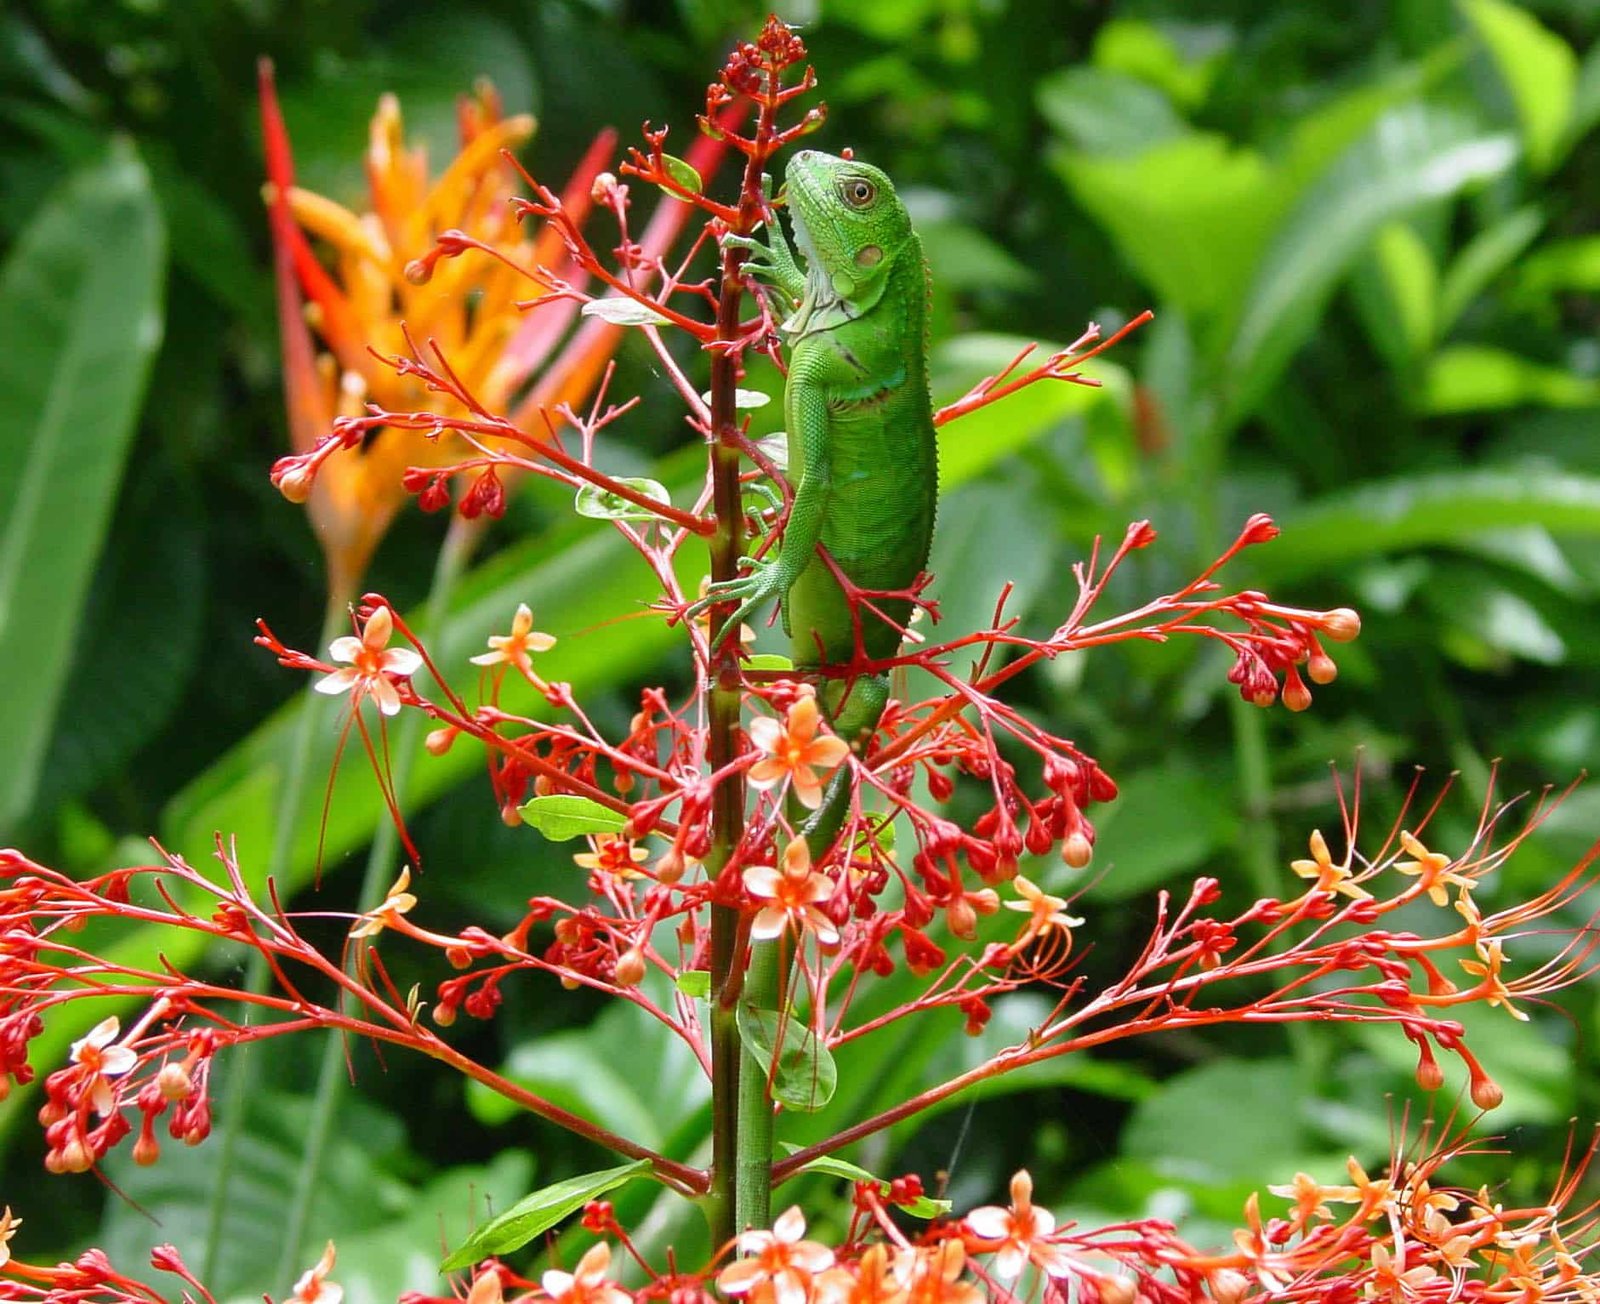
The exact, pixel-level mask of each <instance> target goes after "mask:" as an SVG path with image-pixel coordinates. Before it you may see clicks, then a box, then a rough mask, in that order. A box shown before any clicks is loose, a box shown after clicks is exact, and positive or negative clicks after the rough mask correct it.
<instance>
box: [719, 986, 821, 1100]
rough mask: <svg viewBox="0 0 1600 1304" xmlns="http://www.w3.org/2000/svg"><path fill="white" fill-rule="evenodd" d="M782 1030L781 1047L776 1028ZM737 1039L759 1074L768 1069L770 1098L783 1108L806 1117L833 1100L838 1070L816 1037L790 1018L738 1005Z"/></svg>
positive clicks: (795, 1019) (789, 1016)
mask: <svg viewBox="0 0 1600 1304" xmlns="http://www.w3.org/2000/svg"><path fill="white" fill-rule="evenodd" d="M780 1025H781V1027H782V1038H781V1042H782V1044H781V1046H780V1047H779V1049H778V1052H777V1054H776V1055H774V1054H773V1047H774V1046H778V1045H779V1041H780V1038H779V1027H780ZM739 1040H740V1041H741V1042H742V1043H743V1044H744V1048H745V1050H746V1051H747V1052H748V1053H749V1055H750V1057H751V1058H752V1059H754V1060H755V1062H756V1063H757V1064H758V1065H759V1066H760V1070H759V1071H761V1072H767V1071H769V1070H770V1072H771V1076H772V1098H773V1099H774V1100H776V1101H777V1102H778V1103H779V1104H781V1105H782V1106H783V1107H784V1108H785V1109H792V1110H795V1111H796V1112H798V1113H803V1114H809V1113H813V1112H814V1111H816V1110H819V1109H821V1108H822V1107H823V1106H824V1105H826V1104H827V1103H828V1101H829V1100H831V1099H832V1098H833V1093H834V1090H835V1089H836V1088H837V1087H838V1085H839V1070H838V1069H837V1068H836V1067H835V1065H834V1062H833V1056H832V1054H830V1053H829V1051H828V1048H827V1047H826V1046H823V1045H821V1044H820V1043H818V1041H817V1038H816V1034H815V1033H814V1032H812V1030H811V1029H810V1028H808V1027H806V1026H805V1025H804V1024H802V1023H801V1022H800V1020H799V1019H797V1018H795V1017H794V1016H793V1015H787V1016H784V1017H782V1018H780V1017H779V1015H778V1014H777V1013H776V1012H775V1011H773V1010H758V1009H757V1008H756V1007H755V1006H753V1005H745V1004H741V1005H740V1006H739Z"/></svg>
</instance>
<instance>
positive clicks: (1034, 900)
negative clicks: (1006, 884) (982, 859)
mask: <svg viewBox="0 0 1600 1304" xmlns="http://www.w3.org/2000/svg"><path fill="white" fill-rule="evenodd" d="M1011 886H1012V887H1014V888H1016V889H1017V895H1018V896H1020V897H1021V898H1022V900H1020V901H1007V902H1006V903H1005V907H1006V909H1007V910H1021V911H1023V912H1024V913H1026V914H1027V916H1028V922H1027V923H1026V924H1025V925H1024V926H1023V929H1022V936H1021V937H1019V938H1017V940H1016V942H1015V944H1014V945H1015V946H1017V947H1021V946H1025V945H1026V944H1027V943H1029V942H1031V941H1033V939H1034V938H1036V937H1041V936H1043V935H1044V934H1045V933H1048V932H1051V931H1059V932H1060V933H1061V935H1062V936H1063V937H1064V938H1066V937H1070V936H1071V933H1070V930H1071V929H1074V928H1081V927H1082V926H1083V920H1082V919H1080V918H1078V917H1077V916H1076V915H1069V914H1067V913H1066V908H1067V903H1066V901H1064V900H1063V899H1062V898H1061V897H1058V896H1051V895H1050V894H1049V893H1048V892H1045V891H1043V890H1042V889H1041V888H1040V887H1039V886H1038V885H1037V884H1035V883H1034V882H1033V880H1031V879H1029V878H1026V877H1024V876H1023V875H1021V874H1018V875H1017V876H1016V877H1015V878H1014V879H1012V880H1011Z"/></svg>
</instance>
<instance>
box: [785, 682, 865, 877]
mask: <svg viewBox="0 0 1600 1304" xmlns="http://www.w3.org/2000/svg"><path fill="white" fill-rule="evenodd" d="M888 702H889V680H888V678H887V677H886V676H883V675H862V676H861V677H860V678H857V679H855V680H852V681H849V682H848V684H846V683H845V682H843V681H840V680H832V681H830V682H829V683H827V684H825V685H824V686H823V692H822V709H823V713H824V714H825V715H826V716H827V717H828V721H829V723H830V724H832V726H833V731H834V732H835V733H836V734H838V735H839V737H841V738H843V739H844V740H845V741H846V742H847V743H849V744H850V750H851V751H853V752H856V753H857V754H859V753H861V752H864V751H865V750H866V747H867V744H868V743H870V742H871V741H872V735H873V734H874V733H876V732H877V729H878V721H879V720H881V719H883V708H884V707H885V706H887V705H888ZM850 777H851V776H850V767H849V766H848V765H841V766H840V767H839V768H838V769H837V770H836V771H834V775H833V778H832V779H830V780H829V782H828V786H827V787H826V788H825V789H823V794H822V803H821V804H820V805H819V806H818V807H817V809H816V810H814V811H812V812H811V814H810V815H809V816H807V817H806V819H805V822H804V823H803V824H801V825H800V836H801V837H802V838H804V839H805V843H806V850H808V851H809V852H810V853H811V863H812V864H817V863H818V862H820V861H821V860H822V857H823V856H825V855H826V854H827V852H828V849H829V848H830V847H832V846H833V842H834V839H835V838H837V837H838V836H839V830H840V829H841V828H843V827H844V821H845V817H846V816H847V815H848V814H849V813H850V793H851V788H852V786H853V785H852V784H851V782H850ZM792 814H793V807H791V816H792Z"/></svg>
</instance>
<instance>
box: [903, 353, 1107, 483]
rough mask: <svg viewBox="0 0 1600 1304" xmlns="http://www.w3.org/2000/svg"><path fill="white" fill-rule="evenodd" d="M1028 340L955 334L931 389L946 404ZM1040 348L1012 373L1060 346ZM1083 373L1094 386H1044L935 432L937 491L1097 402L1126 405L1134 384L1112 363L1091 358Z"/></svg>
mask: <svg viewBox="0 0 1600 1304" xmlns="http://www.w3.org/2000/svg"><path fill="white" fill-rule="evenodd" d="M1030 343H1032V341H1031V340H1028V339H1024V338H1021V337H1019V336H1015V335H983V334H974V335H960V336H957V337H956V338H955V339H953V340H949V341H947V342H946V343H944V344H943V345H941V346H939V347H938V348H937V349H936V350H935V351H934V356H933V360H932V370H933V388H934V393H935V394H936V395H937V396H938V398H939V401H940V402H946V403H948V402H950V401H952V400H954V399H956V398H958V397H960V396H961V395H962V394H963V393H965V392H966V391H967V390H968V389H969V388H970V387H971V386H972V385H974V384H976V383H977V382H978V381H980V380H982V379H983V378H984V377H985V376H992V375H995V374H996V373H998V372H999V371H1000V369H1001V368H1002V367H1004V366H1005V365H1006V364H1007V363H1009V362H1010V361H1011V360H1012V359H1013V358H1014V357H1016V356H1017V354H1018V353H1020V352H1021V351H1022V350H1023V349H1024V348H1026V347H1027V346H1028V345H1029V344H1030ZM1058 347H1059V346H1058V345H1054V344H1049V343H1042V344H1040V345H1039V347H1038V348H1036V349H1035V350H1034V351H1033V353H1031V354H1030V355H1029V356H1028V358H1027V360H1026V361H1025V362H1023V363H1022V365H1021V366H1020V367H1019V368H1018V373H1021V372H1024V371H1026V370H1027V369H1028V368H1029V367H1036V366H1038V365H1039V364H1040V363H1042V362H1043V361H1044V360H1045V359H1046V358H1048V357H1049V356H1050V354H1051V353H1052V352H1053V351H1054V350H1055V349H1056V348H1058ZM1084 374H1085V375H1087V376H1090V377H1093V378H1094V379H1096V380H1098V381H1100V385H1099V386H1098V387H1094V386H1086V385H1077V384H1072V383H1070V382H1067V381H1060V380H1043V381H1040V382H1038V383H1037V384H1035V385H1031V386H1029V387H1028V388H1026V389H1023V390H1020V391H1018V392H1017V393H1015V394H1012V395H1010V396H1009V397H1007V398H1003V399H1000V400H999V401H998V402H996V403H992V404H990V405H989V406H988V407H982V408H979V409H978V410H977V411H976V412H971V413H968V414H967V415H966V416H963V417H957V418H956V419H955V420H954V421H950V422H947V423H946V424H945V425H943V426H941V427H940V429H939V487H940V491H941V492H943V493H948V492H950V491H951V490H952V489H954V488H955V487H956V486H957V485H959V484H961V483H962V482H963V481H966V480H971V479H974V478H975V477H976V476H978V475H979V474H980V473H982V472H983V471H985V470H987V469H988V468H989V467H991V466H993V465H994V464H995V463H996V462H998V461H999V460H1000V459H1001V458H1003V457H1004V456H1006V455H1007V454H1008V453H1012V452H1015V451H1017V450H1018V449H1021V448H1024V447H1026V446H1027V445H1028V444H1031V443H1033V442H1034V441H1035V440H1037V439H1040V438H1042V437H1043V436H1044V435H1047V434H1049V433H1050V432H1051V431H1053V430H1057V429H1059V428H1060V426H1061V425H1062V423H1063V422H1065V421H1067V420H1068V419H1070V418H1072V417H1076V416H1081V415H1082V414H1083V413H1085V412H1087V411H1089V410H1090V408H1092V407H1094V406H1095V405H1096V404H1097V403H1104V402H1108V401H1109V402H1126V401H1127V400H1128V397H1129V395H1130V393H1131V390H1132V386H1131V385H1130V383H1129V380H1128V373H1127V372H1126V371H1124V370H1123V369H1122V368H1121V367H1120V366H1118V365H1117V364H1116V363H1115V362H1105V361H1101V360H1100V359H1098V358H1097V359H1095V360H1094V361H1093V362H1091V363H1089V364H1088V365H1087V366H1086V367H1085V368H1084Z"/></svg>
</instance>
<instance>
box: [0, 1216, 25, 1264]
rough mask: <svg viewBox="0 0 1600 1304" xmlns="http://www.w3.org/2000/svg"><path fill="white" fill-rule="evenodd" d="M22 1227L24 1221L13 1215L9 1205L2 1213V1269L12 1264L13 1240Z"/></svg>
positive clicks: (0, 1238)
mask: <svg viewBox="0 0 1600 1304" xmlns="http://www.w3.org/2000/svg"><path fill="white" fill-rule="evenodd" d="M20 1226H22V1219H20V1218H17V1217H14V1216H13V1215H12V1213H11V1206H10V1205H9V1204H8V1205H7V1206H6V1209H5V1212H4V1213H0V1268H3V1267H5V1265H6V1264H8V1263H10V1262H11V1238H12V1237H13V1236H15V1235H16V1234H17V1228H18V1227H20Z"/></svg>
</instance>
